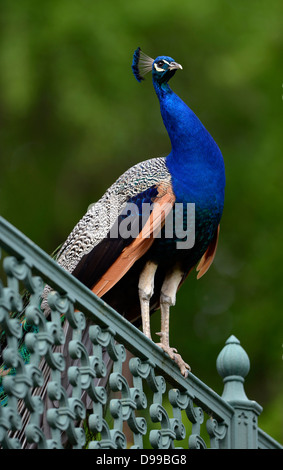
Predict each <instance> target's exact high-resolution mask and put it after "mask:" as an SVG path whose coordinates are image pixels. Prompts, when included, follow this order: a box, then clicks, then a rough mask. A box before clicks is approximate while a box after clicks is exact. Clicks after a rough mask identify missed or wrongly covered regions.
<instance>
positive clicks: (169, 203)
mask: <svg viewBox="0 0 283 470" xmlns="http://www.w3.org/2000/svg"><path fill="white" fill-rule="evenodd" d="M154 202H155V205H154V208H153V210H152V212H151V214H150V216H149V218H148V220H147V222H146V224H145V225H144V227H143V229H142V231H141V232H140V233H139V235H138V236H137V237H136V238H135V239H134V241H133V242H132V243H131V244H130V245H129V246H127V247H126V248H124V250H123V251H122V253H121V254H120V256H119V257H118V258H117V259H116V261H115V262H114V263H113V264H112V266H110V268H109V269H108V270H107V271H106V273H105V274H104V275H103V276H102V277H101V278H100V280H99V281H98V282H97V283H96V284H95V285H94V286H93V288H92V292H94V293H95V294H96V295H98V296H99V297H102V296H103V295H104V294H106V292H108V291H109V290H110V289H111V288H112V287H113V286H114V285H115V284H116V283H117V282H118V281H119V280H120V279H121V278H122V277H123V276H124V275H125V274H126V273H127V272H128V271H129V269H130V268H131V267H132V266H133V264H134V263H135V262H136V261H137V260H138V259H140V258H141V257H142V256H143V255H144V254H145V253H146V252H147V251H148V250H149V248H150V247H151V245H152V243H153V242H154V236H155V234H156V233H157V231H158V232H159V231H160V228H161V227H162V226H163V225H164V223H165V219H166V217H167V215H168V214H169V212H170V210H171V209H172V207H173V205H174V202H175V196H174V194H173V190H172V187H171V186H170V185H160V186H159V188H158V196H157V197H156V198H155V200H154Z"/></svg>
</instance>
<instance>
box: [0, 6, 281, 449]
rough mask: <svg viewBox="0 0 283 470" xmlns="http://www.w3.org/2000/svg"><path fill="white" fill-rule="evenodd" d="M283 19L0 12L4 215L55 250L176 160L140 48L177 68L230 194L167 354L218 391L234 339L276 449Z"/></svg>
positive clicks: (74, 9)
mask: <svg viewBox="0 0 283 470" xmlns="http://www.w3.org/2000/svg"><path fill="white" fill-rule="evenodd" d="M282 13H283V5H282V2H280V1H275V0H269V1H268V2H267V1H264V2H263V1H260V0H257V1H255V0H249V2H247V1H244V0H237V1H236V0H234V1H232V0H231V1H230V0H174V1H173V0H155V1H153V0H137V1H130V0H111V1H110V0H103V1H102V0H54V1H53V0H43V1H41V2H39V1H38V0H21V1H18V2H11V0H1V3H0V41H1V44H0V145H1V149H0V151H1V157H0V158H1V168H0V212H1V215H2V216H4V217H5V218H6V219H7V220H9V221H10V222H11V223H13V224H14V225H15V226H16V227H17V228H19V229H20V230H21V231H23V232H24V233H25V234H26V235H27V236H28V237H30V238H31V239H32V240H33V241H34V242H35V243H37V244H38V245H39V246H40V247H42V248H43V249H44V250H45V251H47V252H52V251H53V249H54V248H56V247H57V246H58V244H60V243H61V242H62V241H64V240H65V239H66V237H67V235H68V234H69V232H70V231H71V230H72V228H73V226H74V225H75V224H76V223H77V221H78V220H79V219H80V218H81V217H82V215H83V214H84V213H85V211H86V209H87V207H88V205H89V204H91V203H92V202H94V201H96V200H97V199H98V198H99V197H100V196H101V195H102V194H103V193H104V191H105V190H106V189H107V187H108V186H110V184H112V183H113V182H114V181H115V179H116V178H117V177H118V176H119V175H120V174H121V173H123V172H124V171H125V170H126V169H127V168H128V167H130V166H132V165H133V164H135V163H137V162H139V161H142V160H145V159H147V158H150V157H154V156H164V155H166V154H168V153H169V151H170V143H169V139H168V136H167V134H166V131H165V129H164V126H163V123H162V120H161V117H160V112H159V106H158V102H157V99H156V96H155V94H154V90H153V87H152V83H151V80H150V77H148V79H147V80H146V81H145V82H143V83H142V84H138V82H137V81H136V80H135V79H134V77H133V75H132V73H131V68H130V67H131V61H132V54H133V51H134V50H135V48H136V47H137V46H141V48H142V49H143V50H144V52H145V53H147V54H148V55H150V56H152V57H156V56H157V55H163V54H165V55H169V56H172V57H173V58H174V59H175V60H176V61H177V62H180V63H181V64H182V65H183V71H182V72H178V73H177V74H176V75H175V77H174V79H173V80H172V82H171V86H172V88H173V89H174V91H175V92H177V93H178V94H179V95H180V96H181V97H182V99H183V100H184V101H185V102H186V103H187V104H188V105H189V106H190V107H191V108H192V109H193V110H194V112H195V113H196V114H197V115H198V116H199V118H200V119H201V120H202V122H203V123H204V125H205V126H206V127H207V129H208V130H209V131H210V133H211V134H212V135H213V137H214V138H215V140H216V141H217V143H218V145H219V146H220V148H221V150H222V153H223V156H224V159H225V164H226V173H227V189H226V201H225V210H224V215H223V219H222V223H221V237H220V244H219V249H218V253H217V257H216V260H215V263H214V266H213V267H212V268H211V269H210V271H209V272H208V274H207V275H206V276H205V277H204V278H202V279H201V280H200V281H196V279H195V275H194V274H191V275H190V277H189V279H188V280H187V282H186V284H185V285H184V286H183V287H182V289H181V290H180V292H179V295H178V298H177V305H176V307H175V308H174V309H172V320H171V345H172V346H176V347H177V348H178V350H179V352H180V353H181V354H182V355H183V357H184V358H185V359H186V360H187V362H189V364H190V365H191V367H192V370H193V372H194V374H195V375H197V376H198V377H199V378H200V379H201V380H203V381H204V382H206V383H207V384H208V385H210V386H211V387H212V388H214V389H215V390H216V391H218V393H221V392H222V383H221V378H220V377H219V376H218V375H217V372H216V369H215V361H216V357H217V354H218V353H219V351H220V350H221V349H222V347H223V345H224V342H225V341H226V339H227V338H228V337H229V336H230V335H231V334H234V335H235V336H237V337H238V338H239V339H240V341H241V344H242V345H243V347H244V348H245V349H246V351H247V353H248V354H249V357H250V360H251V371H250V373H249V375H248V377H247V379H246V392H247V395H248V397H249V398H250V399H254V400H256V401H258V402H259V403H260V404H261V405H262V406H263V407H264V412H263V414H262V416H260V418H259V425H260V426H261V427H262V428H263V429H264V430H265V431H266V432H268V433H270V434H271V435H272V436H273V437H274V438H276V439H277V440H280V441H281V442H282V441H283V412H282V370H283V361H282V354H283V349H282V343H283V331H282V303H283V288H282V266H283V259H282V251H283V248H282V229H283V221H282V214H283V198H282V176H283V164H282V156H283V152H282V150H283V148H282V147H283V145H282V93H283V89H282V82H283V73H282V43H283V28H282ZM159 329H160V326H159V314H158V313H157V314H156V315H155V318H154V331H159ZM157 339H158V337H156V340H157Z"/></svg>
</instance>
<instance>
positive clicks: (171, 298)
mask: <svg viewBox="0 0 283 470" xmlns="http://www.w3.org/2000/svg"><path fill="white" fill-rule="evenodd" d="M182 277H183V272H182V271H181V270H180V268H179V267H176V268H175V269H174V270H173V271H172V272H170V273H169V274H167V276H166V277H165V280H164V282H163V285H162V288H161V296H160V310H161V332H160V333H157V334H158V335H159V336H160V337H161V342H160V343H158V346H160V347H161V348H162V349H163V350H164V351H165V352H167V353H168V354H169V356H170V357H171V359H173V360H174V361H175V362H176V363H177V364H178V366H179V368H180V371H181V373H182V375H184V376H185V377H186V376H187V375H188V370H190V366H189V365H188V364H187V363H186V362H185V361H184V360H183V359H182V357H181V356H180V354H177V350H176V349H175V348H171V347H170V345H169V316H170V307H172V306H173V305H175V303H176V293H177V290H178V287H179V284H180V282H181V280H182Z"/></svg>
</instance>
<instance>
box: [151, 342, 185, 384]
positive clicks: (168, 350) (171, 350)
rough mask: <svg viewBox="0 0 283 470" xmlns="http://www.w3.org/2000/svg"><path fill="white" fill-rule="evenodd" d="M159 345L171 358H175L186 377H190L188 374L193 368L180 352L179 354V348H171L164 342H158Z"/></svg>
mask: <svg viewBox="0 0 283 470" xmlns="http://www.w3.org/2000/svg"><path fill="white" fill-rule="evenodd" d="M156 345H157V346H159V347H160V348H161V349H163V351H165V352H166V353H167V354H168V355H169V357H170V358H171V359H173V361H174V362H176V364H177V365H178V367H179V369H180V371H181V374H182V375H183V376H184V377H188V374H189V372H190V370H191V368H190V366H189V364H187V363H186V362H185V361H184V360H183V358H182V356H181V355H180V354H177V349H176V348H171V347H170V346H169V345H168V346H167V345H166V344H163V343H156Z"/></svg>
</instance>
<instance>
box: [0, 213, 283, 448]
mask: <svg viewBox="0 0 283 470" xmlns="http://www.w3.org/2000/svg"><path fill="white" fill-rule="evenodd" d="M0 247H1V262H2V268H1V269H2V271H1V273H2V274H1V278H2V280H0V323H1V344H2V346H3V345H4V346H5V347H4V348H3V351H2V353H3V354H2V355H3V361H4V362H3V365H2V367H1V401H2V406H0V442H1V444H2V447H3V448H21V447H35V448H36V447H38V448H62V447H63V448H64V447H67V448H69V447H71V448H82V447H85V446H86V447H88V448H92V449H120V448H136V449H145V448H153V449H178V448H179V449H180V448H181V449H188V448H189V449H192V448H206V447H210V448H220V449H224V448H225V449H227V448H228V449H232V448H264V449H266V448H282V446H281V445H280V444H279V443H278V442H276V441H275V440H274V439H272V438H271V437H270V436H269V435H267V434H266V433H264V432H263V431H262V430H261V429H259V428H258V425H257V418H258V415H259V414H260V413H261V411H262V408H261V406H260V405H259V404H258V403H256V402H255V401H252V400H249V399H248V398H247V396H246V394H245V391H244V386H243V382H244V377H245V376H246V374H247V373H248V371H249V358H248V356H247V354H246V353H245V351H244V350H243V348H242V347H241V345H240V342H239V341H238V340H237V339H236V338H235V337H234V336H231V337H230V338H229V339H228V340H227V342H226V345H225V346H224V348H223V350H222V351H221V352H220V354H219V356H218V359H217V370H218V372H219V373H220V375H221V376H222V377H223V381H224V391H223V395H222V397H220V396H219V395H218V394H217V393H215V392H214V391H213V390H211V389H210V388H209V387H208V386H207V385H206V384H204V383H203V382H201V381H200V380H199V379H198V378H197V377H196V376H194V375H193V374H191V373H190V374H189V376H188V378H184V377H183V376H182V375H181V374H180V372H179V369H178V368H177V366H176V365H175V363H173V361H171V359H170V358H169V357H168V356H167V355H166V354H165V353H164V352H162V350H161V349H160V348H158V346H156V345H155V344H153V343H152V342H151V341H150V340H149V339H148V338H146V337H145V336H144V335H143V334H142V333H141V331H139V330H138V329H137V328H135V327H134V326H133V325H131V324H130V323H129V322H128V321H126V320H125V319H124V318H123V317H121V316H120V315H119V314H118V313H117V312H115V311H114V310H113V309H111V308H110V307H109V306H108V305H106V304H105V302H103V301H102V300H100V299H98V298H96V297H95V296H94V295H93V294H92V292H91V291H90V290H89V289H88V288H86V287H85V286H84V285H82V284H81V283H80V282H79V281H78V280H77V279H75V278H74V277H73V276H71V275H70V274H68V273H67V272H65V271H64V270H63V269H61V268H60V267H59V266H58V265H57V263H56V262H55V261H53V260H52V259H51V257H50V256H48V255H47V254H46V253H44V252H43V251H42V250H41V249H40V248H38V247H37V246H36V245H35V244H34V243H33V242H31V241H30V240H29V239H28V238H26V237H25V236H24V235H23V234H22V233H20V232H19V231H18V230H17V229H15V228H14V227H13V226H11V225H10V224H9V223H8V222H7V221H5V220H4V219H3V218H1V217H0ZM46 283H47V284H48V285H50V286H51V287H52V288H53V289H54V291H53V292H52V293H50V294H49V297H48V302H49V306H50V314H49V315H48V316H47V317H46V316H45V315H44V313H43V312H42V310H41V308H40V305H41V296H42V292H43V288H44V285H45V284H46ZM23 290H24V291H25V295H24V296H22V295H21V292H22V291H23ZM27 293H28V294H27ZM23 308H24V312H25V317H22V316H21V312H22V311H23ZM11 312H13V313H12V314H11ZM4 332H5V333H4ZM23 332H24V333H25V335H24V342H23V340H22V334H23ZM127 351H128V352H130V353H127ZM109 370H110V372H109Z"/></svg>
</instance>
